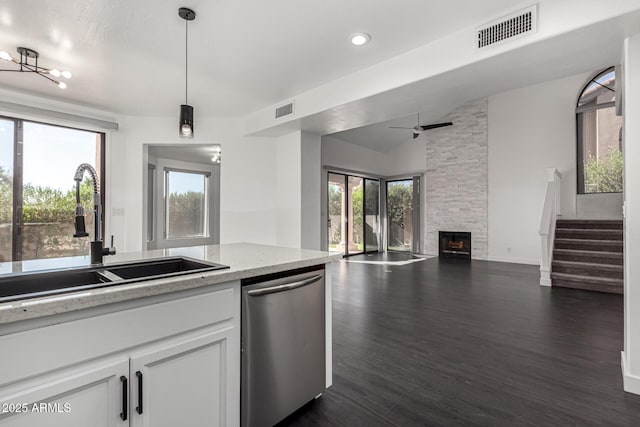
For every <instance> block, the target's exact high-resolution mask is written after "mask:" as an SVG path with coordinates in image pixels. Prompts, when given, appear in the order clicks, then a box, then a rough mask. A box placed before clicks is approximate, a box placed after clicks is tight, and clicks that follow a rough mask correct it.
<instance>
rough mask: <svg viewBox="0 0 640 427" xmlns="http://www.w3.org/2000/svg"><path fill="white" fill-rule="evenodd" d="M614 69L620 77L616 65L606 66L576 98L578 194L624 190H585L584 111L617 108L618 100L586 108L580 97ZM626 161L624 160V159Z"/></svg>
mask: <svg viewBox="0 0 640 427" xmlns="http://www.w3.org/2000/svg"><path fill="white" fill-rule="evenodd" d="M611 71H613V72H614V73H615V78H616V79H617V78H618V75H617V70H616V66H615V65H612V66H610V67H607V68H604V69H602V70H600V71H598V72H596V73H594V74H592V76H591V78H590V79H589V80H588V81H587V82H586V83H585V84H584V85H583V86H582V89H580V92H578V97H577V98H576V108H575V125H576V169H577V170H576V185H577V188H576V194H578V195H581V196H582V195H591V194H620V193H622V191H598V192H593V193H587V192H586V191H585V184H584V144H583V131H582V130H583V119H584V113H586V112H588V111H597V110H600V109H603V108H611V107H613V108H614V109H615V107H616V102H615V101H611V102H605V103H602V104H596V105H595V106H593V107H588V108H585V107H584V106H582V107H581V106H580V98H582V95H583V94H584V92H585V91H586V90H587V88H588V87H589V86H590V85H591V84H592V83H593V82H594V81H595V80H597V79H598V77H600V76H602V75H605V74H607V73H609V72H611ZM623 161H624V160H623Z"/></svg>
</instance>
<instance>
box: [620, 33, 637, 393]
mask: <svg viewBox="0 0 640 427" xmlns="http://www.w3.org/2000/svg"><path fill="white" fill-rule="evenodd" d="M624 68H625V72H624V74H625V79H624V86H625V90H624V115H625V119H624V127H623V129H624V137H623V141H624V156H625V162H624V173H625V179H624V198H625V222H624V243H625V247H624V352H623V354H622V370H623V375H624V389H625V390H626V391H629V392H633V393H636V394H640V265H639V264H638V260H639V259H640V242H639V241H638V236H640V184H638V183H640V122H639V121H638V119H637V118H638V117H640V34H638V35H635V36H633V37H631V38H629V39H627V40H626V41H625V45H624Z"/></svg>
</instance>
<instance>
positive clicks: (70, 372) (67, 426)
mask: <svg viewBox="0 0 640 427" xmlns="http://www.w3.org/2000/svg"><path fill="white" fill-rule="evenodd" d="M25 363H29V362H28V360H25ZM128 374H129V362H128V359H127V358H125V357H122V358H120V359H116V360H114V359H110V360H109V361H98V362H94V363H91V364H90V365H88V366H87V367H83V368H80V369H75V368H73V369H67V370H63V371H60V372H58V373H56V374H55V375H48V376H43V378H42V381H40V380H39V378H37V377H36V378H34V379H32V380H29V381H28V384H26V383H23V384H18V385H14V386H11V387H4V388H0V405H1V406H0V426H2V427H87V426H91V427H116V426H117V427H121V426H127V425H129V421H128V420H123V419H122V418H126V417H124V416H122V417H121V413H122V411H123V408H122V405H123V404H124V402H123V398H126V397H127V396H126V394H123V393H126V389H125V386H126V383H125V382H124V381H121V377H124V378H127V376H128Z"/></svg>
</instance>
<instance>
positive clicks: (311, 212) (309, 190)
mask: <svg viewBox="0 0 640 427" xmlns="http://www.w3.org/2000/svg"><path fill="white" fill-rule="evenodd" d="M301 137H302V139H301V144H302V146H301V148H302V153H301V154H302V159H301V168H302V169H301V171H300V173H301V192H302V194H301V197H302V200H301V203H302V206H301V208H302V210H301V233H302V235H301V247H302V248H303V249H316V250H320V248H321V247H322V233H324V232H325V228H326V227H323V225H324V224H326V223H322V220H321V212H322V204H323V203H322V197H321V186H322V164H321V163H322V154H321V151H322V142H321V138H320V136H319V135H314V134H311V133H308V132H302V135H301Z"/></svg>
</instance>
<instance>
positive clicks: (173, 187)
mask: <svg viewBox="0 0 640 427" xmlns="http://www.w3.org/2000/svg"><path fill="white" fill-rule="evenodd" d="M145 150H146V154H147V159H146V160H145V161H146V162H147V164H146V168H147V171H148V174H147V178H146V182H145V183H144V187H143V194H144V197H145V200H146V202H147V203H146V205H145V206H146V208H145V209H146V212H144V213H145V218H146V224H145V226H146V227H145V229H144V231H145V234H146V238H147V244H146V247H147V249H166V248H179V247H186V246H202V245H215V244H218V243H220V154H221V149H220V146H219V145H197V144H190V145H185V144H179V145H173V144H156V145H147V146H145Z"/></svg>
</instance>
